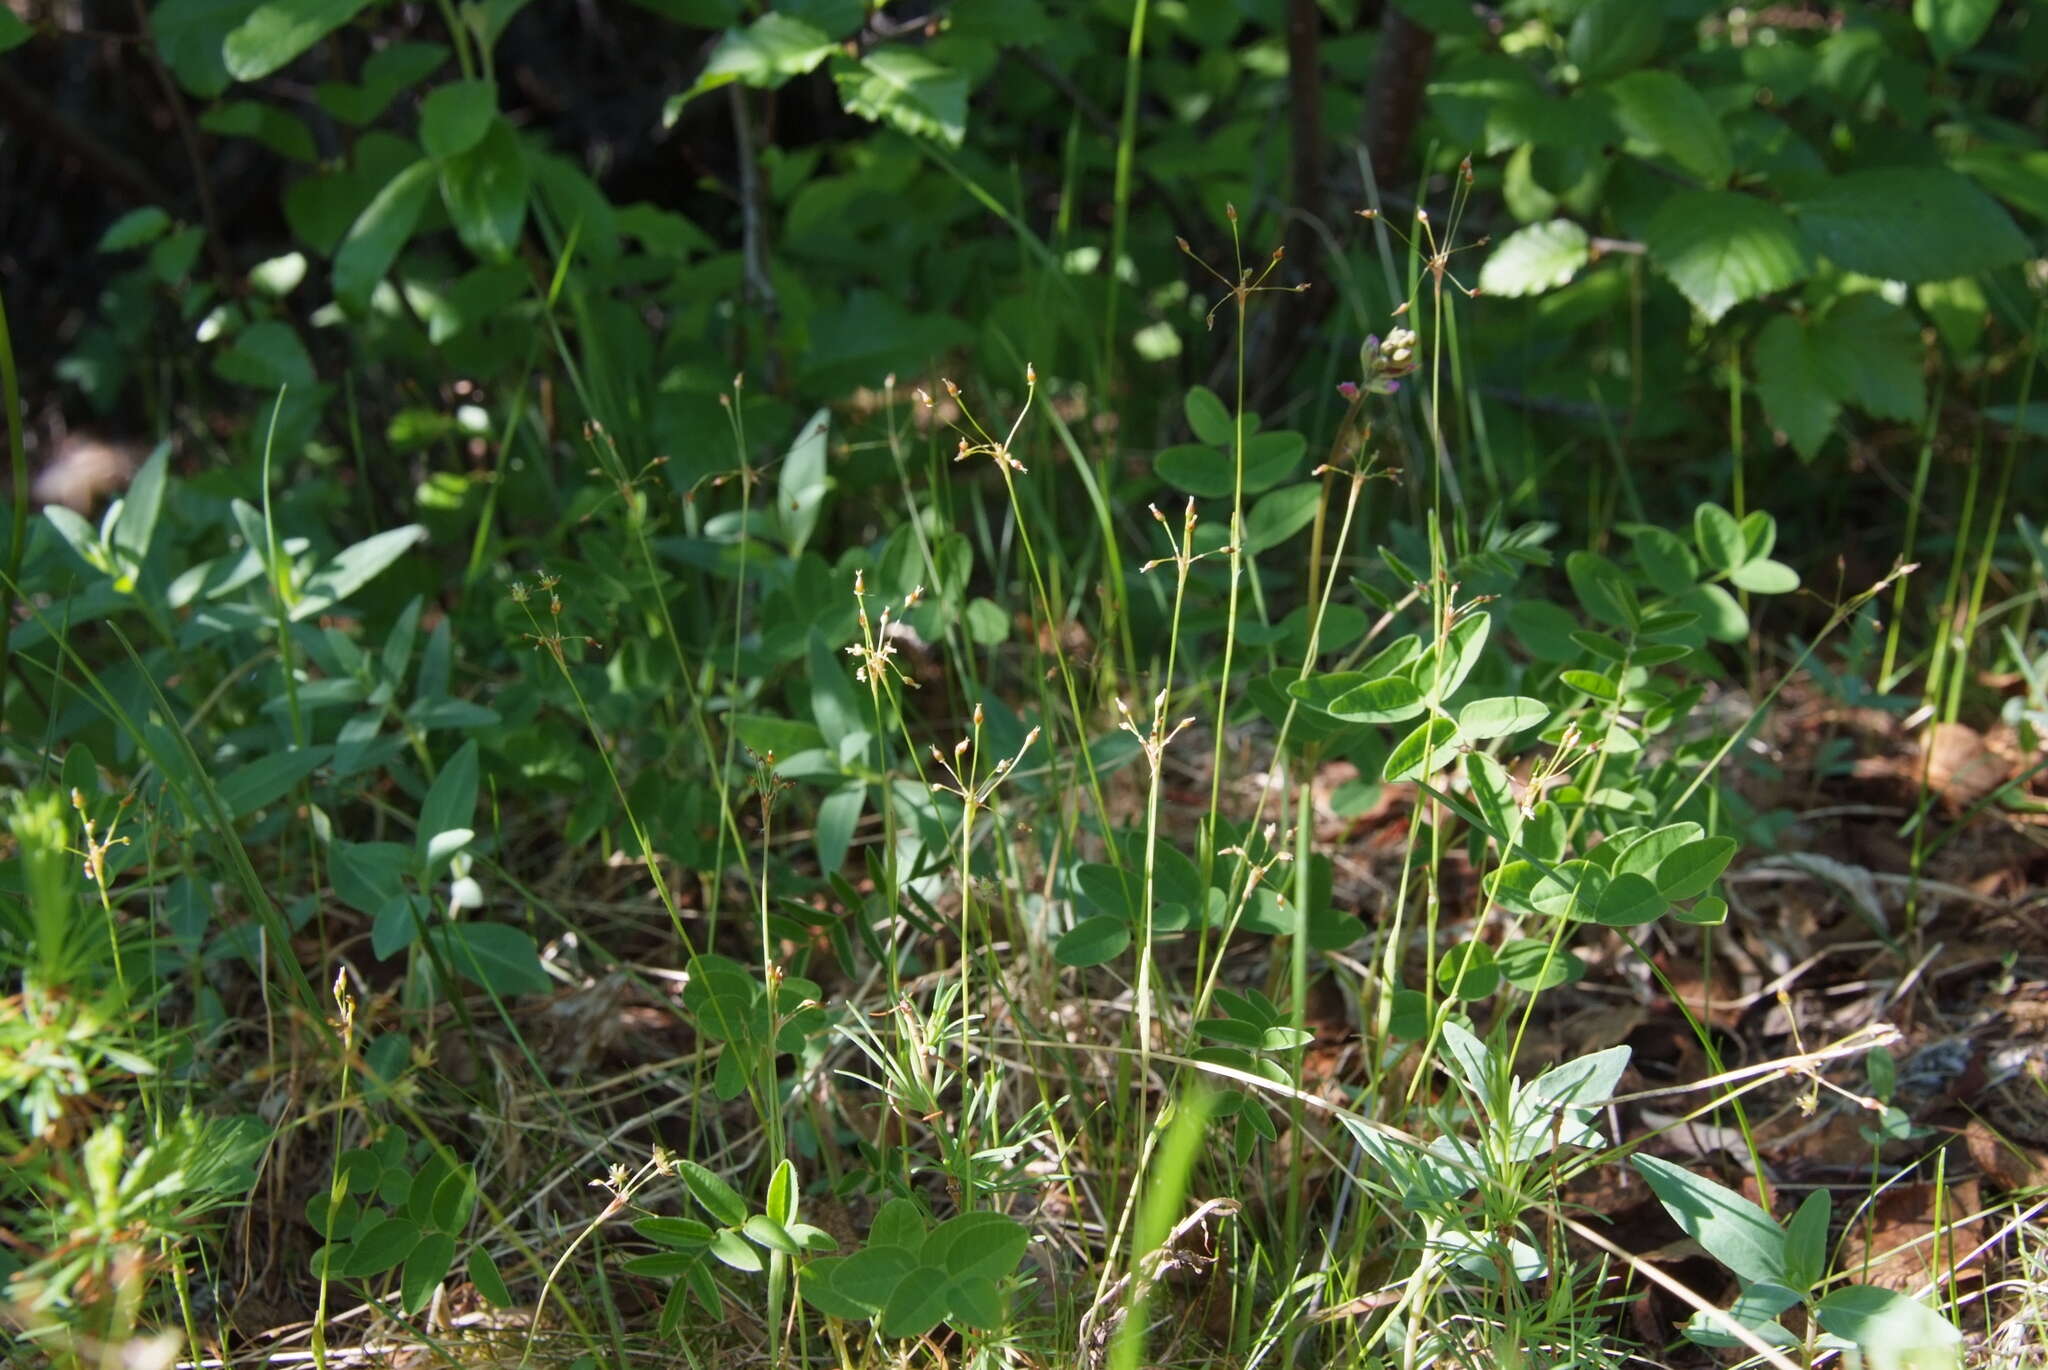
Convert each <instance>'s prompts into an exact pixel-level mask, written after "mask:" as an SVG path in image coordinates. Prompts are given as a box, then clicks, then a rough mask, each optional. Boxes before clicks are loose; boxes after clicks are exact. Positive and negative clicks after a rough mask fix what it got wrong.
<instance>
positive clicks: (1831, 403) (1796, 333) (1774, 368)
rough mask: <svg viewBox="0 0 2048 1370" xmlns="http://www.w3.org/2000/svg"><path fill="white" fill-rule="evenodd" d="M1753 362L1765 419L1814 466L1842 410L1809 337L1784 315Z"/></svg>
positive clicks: (1770, 326) (1760, 340)
mask: <svg viewBox="0 0 2048 1370" xmlns="http://www.w3.org/2000/svg"><path fill="white" fill-rule="evenodd" d="M1751 360H1752V363H1753V365H1754V366H1755V368H1756V377H1757V379H1756V389H1757V395H1758V397H1759V398H1760V399H1762V401H1763V405H1764V417H1766V418H1768V419H1769V420H1770V421H1771V426H1772V427H1773V428H1776V429H1777V430H1778V431H1779V432H1781V433H1783V434H1784V435H1785V439H1786V441H1788V442H1790V443H1791V444H1792V449H1793V450H1794V451H1795V452H1797V453H1798V454H1799V457H1800V459H1801V460H1802V461H1811V460H1813V457H1814V454H1815V453H1817V452H1818V451H1819V450H1820V446H1821V444H1822V443H1824V442H1826V441H1827V439H1828V435H1829V434H1831V433H1833V432H1834V431H1835V420H1836V419H1837V418H1838V417H1839V416H1840V415H1841V412H1842V404H1841V401H1840V399H1838V398H1837V397H1836V394H1835V389H1836V386H1835V380H1834V378H1833V377H1832V376H1831V375H1830V373H1829V371H1828V369H1827V367H1826V365H1825V363H1824V362H1823V360H1822V358H1821V356H1820V354H1819V352H1818V350H1817V349H1816V348H1815V346H1814V342H1813V339H1812V336H1811V334H1810V331H1809V330H1808V328H1807V327H1806V325H1805V324H1803V323H1802V322H1800V320H1798V319H1796V318H1794V317H1793V316H1791V315H1790V314H1780V315H1778V316H1777V317H1775V318H1773V319H1772V320H1771V321H1770V322H1769V323H1767V324H1765V325H1764V327H1763V330H1762V331H1761V332H1760V333H1758V334H1757V339H1756V348H1755V351H1754V353H1753V354H1752V358H1751ZM1915 384H1916V385H1917V384H1918V381H1917V378H1916V381H1915ZM1710 560H1711V558H1710ZM1719 569H1727V568H1725V567H1724V568H1719Z"/></svg>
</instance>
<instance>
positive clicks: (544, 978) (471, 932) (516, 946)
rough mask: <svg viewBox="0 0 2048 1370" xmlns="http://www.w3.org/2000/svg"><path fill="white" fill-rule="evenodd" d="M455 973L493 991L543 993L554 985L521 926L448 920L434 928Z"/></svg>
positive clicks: (531, 941)
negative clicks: (452, 921) (449, 921)
mask: <svg viewBox="0 0 2048 1370" xmlns="http://www.w3.org/2000/svg"><path fill="white" fill-rule="evenodd" d="M434 936H435V937H436V938H437V939H438V940H439V941H440V942H441V943H442V954H443V955H445V956H446V957H447V958H448V963H449V964H450V965H452V966H453V967H454V968H455V970H456V973H457V974H459V975H462V976H464V977H466V978H467V979H470V980H474V981H475V982H476V983H477V984H479V985H482V986H483V987H484V988H485V989H487V990H490V991H491V992H492V993H493V994H497V995H500V996H503V997H509V996H511V995H514V994H545V993H546V992H547V991H549V990H551V989H553V988H554V987H555V982H554V980H553V979H551V978H550V977H549V975H548V973H547V972H546V971H545V970H543V969H541V964H540V950H539V948H537V947H536V946H535V945H534V941H533V938H532V936H531V935H529V934H528V933H527V932H525V931H524V930H523V929H520V928H515V927H509V926H507V925H506V924H503V923H449V924H446V925H444V926H442V927H439V928H436V929H434Z"/></svg>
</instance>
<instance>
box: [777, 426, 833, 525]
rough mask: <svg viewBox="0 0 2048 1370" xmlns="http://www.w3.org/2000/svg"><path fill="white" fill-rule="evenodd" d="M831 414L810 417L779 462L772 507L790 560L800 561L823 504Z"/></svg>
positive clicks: (827, 487) (826, 481) (828, 482)
mask: <svg viewBox="0 0 2048 1370" xmlns="http://www.w3.org/2000/svg"><path fill="white" fill-rule="evenodd" d="M831 422H832V411H831V410H829V409H820V410H818V411H817V412H816V413H814V414H812V415H811V417H810V421H809V422H807V423H805V424H804V426H803V428H802V429H801V430H800V431H799V432H798V433H797V437H796V441H795V442H793V443H791V444H790V446H789V452H788V454H787V455H785V456H784V457H783V459H782V479H781V481H780V483H779V484H778V486H777V488H776V500H775V507H776V510H777V515H778V517H779V518H780V519H781V520H782V537H783V541H784V542H786V543H787V544H788V545H789V554H790V556H791V557H801V556H802V555H803V551H804V546H805V545H806V544H807V543H809V542H810V540H811V533H812V532H813V531H814V530H815V529H816V528H817V526H818V513H819V510H820V509H821V508H822V507H823V505H824V503H825V492H826V490H827V489H829V488H830V481H829V479H828V478H827V477H826V475H825V437H826V433H827V431H828V430H829V429H830V427H831Z"/></svg>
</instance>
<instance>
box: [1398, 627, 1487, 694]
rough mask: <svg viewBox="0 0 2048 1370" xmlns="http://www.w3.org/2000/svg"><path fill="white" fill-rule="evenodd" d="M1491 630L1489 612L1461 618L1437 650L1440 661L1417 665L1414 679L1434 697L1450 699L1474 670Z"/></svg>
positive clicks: (1484, 649)
mask: <svg viewBox="0 0 2048 1370" xmlns="http://www.w3.org/2000/svg"><path fill="white" fill-rule="evenodd" d="M1492 630H1493V617H1492V616H1491V615H1490V614H1484V613H1477V614H1470V615H1467V616H1466V617H1464V618H1462V619H1459V620H1458V622H1457V623H1456V624H1455V625H1454V626H1453V627H1452V628H1451V631H1450V633H1449V634H1448V635H1446V637H1445V638H1444V641H1443V644H1442V646H1441V648H1440V649H1439V650H1438V651H1437V653H1436V657H1435V660H1436V662H1437V663H1439V664H1438V665H1437V666H1436V667H1435V669H1434V670H1432V669H1431V667H1430V666H1429V665H1428V664H1425V665H1422V666H1419V667H1417V668H1416V672H1415V683H1416V684H1418V685H1420V686H1422V687H1423V689H1424V690H1426V691H1427V692H1428V694H1429V697H1430V699H1431V700H1432V701H1442V700H1445V699H1449V698H1450V697H1451V696H1452V695H1454V694H1456V693H1457V692H1458V687H1459V686H1460V685H1463V684H1464V683H1465V679H1466V677H1467V676H1469V675H1471V674H1472V668H1473V667H1475V666H1477V665H1478V664H1479V658H1480V657H1481V655H1483V654H1484V653H1485V651H1486V639H1487V637H1488V635H1489V634H1490V633H1491V632H1492Z"/></svg>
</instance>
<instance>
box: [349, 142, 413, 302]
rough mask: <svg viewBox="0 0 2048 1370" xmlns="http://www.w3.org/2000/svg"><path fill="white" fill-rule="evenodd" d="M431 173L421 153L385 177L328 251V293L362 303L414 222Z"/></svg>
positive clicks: (406, 237) (368, 296) (367, 300)
mask: <svg viewBox="0 0 2048 1370" xmlns="http://www.w3.org/2000/svg"><path fill="white" fill-rule="evenodd" d="M434 174H435V173H434V163H433V162H432V160H431V159H428V158H425V157H422V158H421V159H420V160H418V161H417V162H414V163H413V164H412V165H411V166H409V167H407V168H405V170H403V171H401V172H399V173H398V174H397V175H396V176H393V177H392V178H391V179H390V180H389V181H388V182H386V183H385V185H384V188H383V189H382V190H380V191H378V192H377V194H376V196H375V198H373V199H372V200H371V201H370V203H369V204H368V205H367V206H365V207H364V209H363V212H362V213H361V214H359V215H357V216H356V221H355V223H354V224H353V225H352V226H351V227H350V228H349V231H348V236H347V237H346V238H344V239H343V240H342V243H341V246H340V247H339V248H337V249H336V250H335V254H334V293H335V296H336V298H338V299H340V300H341V301H342V302H343V303H344V304H347V305H349V306H351V307H352V308H355V309H362V308H365V307H367V306H368V304H369V301H370V292H371V290H373V289H374V288H375V287H376V285H377V282H379V281H381V280H383V279H384V275H385V273H386V272H388V271H390V270H391V264H392V263H393V262H395V261H397V260H398V254H399V251H400V250H401V249H403V248H404V246H405V241H406V239H408V238H410V237H411V236H412V231H413V227H414V226H415V225H416V224H418V223H419V220H420V211H421V210H423V209H425V208H426V206H427V195H428V192H430V191H431V190H433V188H434Z"/></svg>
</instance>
